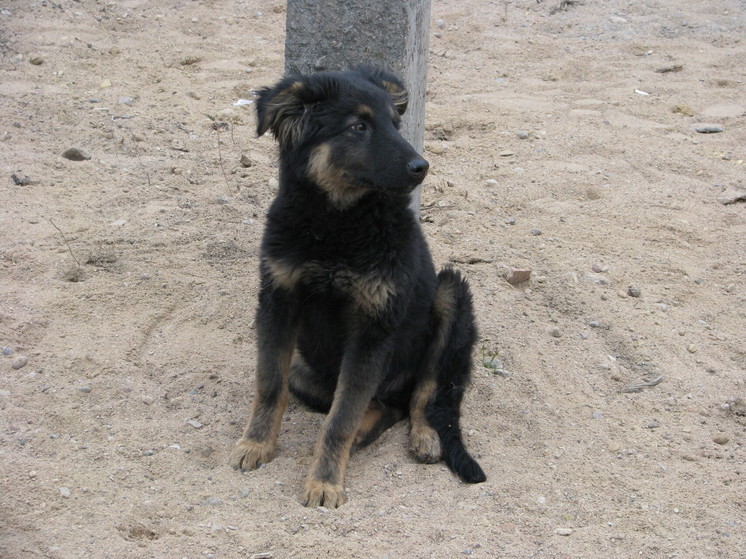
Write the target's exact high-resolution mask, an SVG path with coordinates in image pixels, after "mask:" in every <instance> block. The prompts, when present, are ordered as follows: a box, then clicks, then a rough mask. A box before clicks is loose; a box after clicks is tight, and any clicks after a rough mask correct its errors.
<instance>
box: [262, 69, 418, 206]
mask: <svg viewBox="0 0 746 559" xmlns="http://www.w3.org/2000/svg"><path fill="white" fill-rule="evenodd" d="M407 102H408V95H407V90H406V89H405V88H404V86H403V85H402V83H401V81H400V80H399V79H398V78H396V77H395V76H393V75H391V74H389V73H387V72H384V71H382V70H378V69H370V68H358V69H356V70H353V71H349V72H329V73H321V74H315V75H311V76H298V75H296V76H290V77H287V78H285V79H283V80H282V81H280V82H279V83H278V84H277V85H275V86H274V87H271V88H264V89H262V90H261V91H260V92H259V96H258V100H257V103H256V109H257V120H258V124H257V133H258V134H259V135H262V134H264V133H265V132H266V131H267V130H271V131H272V133H273V134H274V136H275V138H276V139H277V141H278V142H279V144H280V157H281V159H282V162H283V164H285V165H286V166H292V167H293V169H291V171H293V172H294V173H295V178H296V179H297V180H301V181H304V180H305V181H310V182H312V183H313V184H315V185H316V186H318V187H319V188H321V189H322V190H323V191H325V192H326V193H327V195H328V196H329V198H330V199H331V201H332V202H333V203H334V205H335V206H337V207H339V208H344V207H348V206H350V205H352V204H353V203H355V202H356V201H357V200H359V199H360V198H361V197H362V195H364V194H365V192H368V191H371V190H374V191H380V192H386V193H389V194H391V195H404V194H408V193H409V192H411V191H412V190H413V189H414V188H415V187H416V186H417V185H418V184H420V183H421V182H422V181H423V179H424V178H425V175H426V174H427V171H428V167H429V165H428V163H427V161H425V160H424V159H423V158H422V156H421V155H419V154H418V153H417V152H416V151H415V150H414V148H412V146H411V145H409V143H408V142H407V141H406V140H404V138H402V137H401V135H400V134H399V124H400V121H401V115H402V114H404V112H405V111H406V109H407Z"/></svg>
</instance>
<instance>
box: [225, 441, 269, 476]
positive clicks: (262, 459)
mask: <svg viewBox="0 0 746 559" xmlns="http://www.w3.org/2000/svg"><path fill="white" fill-rule="evenodd" d="M274 454H275V445H274V444H271V443H266V442H265V443H261V442H258V441H253V440H251V439H243V438H242V439H240V440H239V441H238V442H237V443H236V446H235V447H234V448H233V451H232V452H231V456H230V458H229V459H228V464H230V465H231V466H233V469H234V470H241V471H244V470H256V469H257V468H258V467H259V466H261V465H262V464H266V463H267V462H269V461H270V460H272V458H273V457H274Z"/></svg>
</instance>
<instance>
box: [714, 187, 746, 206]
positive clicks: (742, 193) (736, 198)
mask: <svg viewBox="0 0 746 559" xmlns="http://www.w3.org/2000/svg"><path fill="white" fill-rule="evenodd" d="M742 201H746V186H742V185H734V186H729V187H728V188H726V189H725V191H723V193H722V194H721V195H720V196H718V202H720V203H721V204H724V205H727V204H734V203H735V202H742Z"/></svg>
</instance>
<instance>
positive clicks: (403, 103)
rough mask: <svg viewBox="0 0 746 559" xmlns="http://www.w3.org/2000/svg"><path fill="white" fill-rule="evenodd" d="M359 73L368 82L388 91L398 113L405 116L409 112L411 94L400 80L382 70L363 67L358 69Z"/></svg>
mask: <svg viewBox="0 0 746 559" xmlns="http://www.w3.org/2000/svg"><path fill="white" fill-rule="evenodd" d="M357 71H358V72H360V73H361V74H363V76H365V78H366V79H367V80H368V81H370V82H373V83H374V84H376V85H377V86H378V87H380V88H382V89H384V90H386V92H387V93H388V94H389V96H390V97H391V100H392V101H393V103H394V107H395V108H396V112H398V113H399V114H400V115H403V114H404V113H405V112H406V111H407V105H408V104H409V93H407V88H406V87H404V84H403V83H402V81H401V80H400V79H399V78H397V77H396V76H395V75H394V74H391V73H389V72H386V71H385V70H381V69H380V68H370V67H366V66H361V67H359V68H357Z"/></svg>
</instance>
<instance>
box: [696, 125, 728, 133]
mask: <svg viewBox="0 0 746 559" xmlns="http://www.w3.org/2000/svg"><path fill="white" fill-rule="evenodd" d="M694 130H695V131H696V132H699V133H700V134H718V133H720V132H723V130H724V128H723V127H722V126H718V125H717V124H697V125H696V126H695V127H694Z"/></svg>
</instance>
